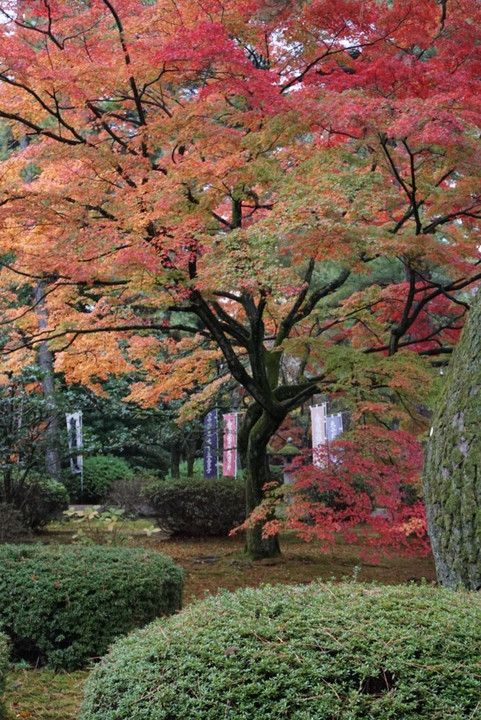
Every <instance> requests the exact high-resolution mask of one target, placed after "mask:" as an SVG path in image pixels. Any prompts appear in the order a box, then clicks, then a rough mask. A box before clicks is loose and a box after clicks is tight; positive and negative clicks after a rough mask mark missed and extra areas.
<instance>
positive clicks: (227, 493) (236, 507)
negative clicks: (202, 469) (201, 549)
mask: <svg viewBox="0 0 481 720" xmlns="http://www.w3.org/2000/svg"><path fill="white" fill-rule="evenodd" d="M144 496H145V498H146V500H147V502H148V504H149V505H150V506H151V508H152V511H153V513H154V516H155V518H156V520H157V522H158V524H159V526H160V527H162V528H166V529H168V530H170V531H171V532H172V533H173V534H174V535H185V536H189V537H206V536H222V535H227V534H228V533H229V531H230V530H232V529H233V528H234V527H236V526H237V525H240V524H241V523H242V522H244V520H245V516H246V509H245V505H246V500H245V485H244V482H243V481H242V480H237V479H235V478H224V477H222V478H218V479H212V480H208V479H205V478H180V479H178V480H157V481H154V482H152V483H150V484H149V485H148V486H147V487H146V488H145V490H144Z"/></svg>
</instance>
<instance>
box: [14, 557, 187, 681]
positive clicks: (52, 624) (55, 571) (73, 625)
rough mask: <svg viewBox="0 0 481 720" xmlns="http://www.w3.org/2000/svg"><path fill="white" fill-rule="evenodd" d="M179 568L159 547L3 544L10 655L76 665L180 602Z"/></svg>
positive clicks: (56, 665) (97, 654) (175, 607)
mask: <svg viewBox="0 0 481 720" xmlns="http://www.w3.org/2000/svg"><path fill="white" fill-rule="evenodd" d="M182 586H183V574H182V570H181V569H180V568H178V567H177V566H175V565H174V564H173V562H172V561H171V560H170V559H169V558H166V557H163V556H162V555H159V554H158V553H153V552H145V551H144V550H132V549H121V548H113V547H108V548H107V547H85V546H72V547H45V546H40V545H36V546H28V545H16V546H14V545H4V546H1V547H0V628H2V630H3V632H5V633H6V634H7V635H8V636H9V638H10V640H11V643H12V649H13V655H14V657H15V658H17V659H19V658H22V659H26V660H29V661H31V662H33V663H35V664H45V663H48V664H49V665H51V666H53V667H58V668H64V669H67V670H68V669H74V668H78V667H82V666H84V665H86V664H87V663H88V662H89V661H90V660H91V659H92V658H95V657H97V656H99V655H101V654H103V653H105V652H106V650H107V647H108V646H109V644H110V643H111V642H112V641H113V640H114V639H115V638H117V637H119V636H120V635H123V634H125V633H127V632H128V631H130V630H132V629H133V628H135V627H139V626H141V625H145V624H146V623H147V622H150V621H151V620H153V619H154V618H156V617H159V616H160V615H164V614H169V613H173V612H175V611H176V610H178V609H179V608H180V607H181V600H182Z"/></svg>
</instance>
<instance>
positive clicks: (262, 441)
mask: <svg viewBox="0 0 481 720" xmlns="http://www.w3.org/2000/svg"><path fill="white" fill-rule="evenodd" d="M281 423H282V420H281V419H279V418H273V417H270V416H269V415H268V414H267V413H266V412H265V411H264V412H263V411H262V410H261V409H260V408H259V407H258V406H257V405H255V404H253V405H251V407H250V408H249V410H248V412H247V413H246V416H245V418H244V421H243V423H242V427H241V429H240V432H239V439H238V448H239V452H240V455H241V462H242V467H243V469H244V473H245V482H246V512H247V515H248V516H249V515H250V514H251V512H252V511H253V510H254V509H255V508H256V507H257V506H258V505H259V504H260V503H261V502H262V500H263V498H264V485H265V484H266V483H267V482H269V481H272V477H271V474H270V471H269V458H268V455H267V445H268V442H269V440H270V438H271V437H272V435H273V434H274V433H275V432H276V430H278V428H279V427H280V425H281ZM269 519H271V518H270V517H266V518H265V521H267V520H269ZM263 526H264V522H259V523H256V524H255V525H254V526H253V527H250V528H248V529H247V531H246V546H245V550H246V553H247V555H248V556H249V557H250V558H252V559H253V560H257V559H260V558H272V557H277V556H278V555H280V553H281V550H280V545H279V536H278V535H271V536H268V537H263V536H262V531H263Z"/></svg>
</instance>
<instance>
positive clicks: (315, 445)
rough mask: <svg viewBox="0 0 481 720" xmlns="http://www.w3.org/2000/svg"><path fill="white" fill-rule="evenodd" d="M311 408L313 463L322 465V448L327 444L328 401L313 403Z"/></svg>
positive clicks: (317, 465) (318, 465)
mask: <svg viewBox="0 0 481 720" xmlns="http://www.w3.org/2000/svg"><path fill="white" fill-rule="evenodd" d="M310 410H311V432H312V464H313V465H315V466H316V467H322V465H323V458H322V456H321V452H320V451H321V450H322V448H323V446H325V444H326V440H327V432H326V403H321V405H313V406H311V408H310Z"/></svg>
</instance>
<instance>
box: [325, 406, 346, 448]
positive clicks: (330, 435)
mask: <svg viewBox="0 0 481 720" xmlns="http://www.w3.org/2000/svg"><path fill="white" fill-rule="evenodd" d="M326 431H327V442H328V443H330V442H332V441H333V440H334V439H335V438H337V436H338V435H340V434H341V433H342V415H341V413H337V415H328V416H327V418H326Z"/></svg>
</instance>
